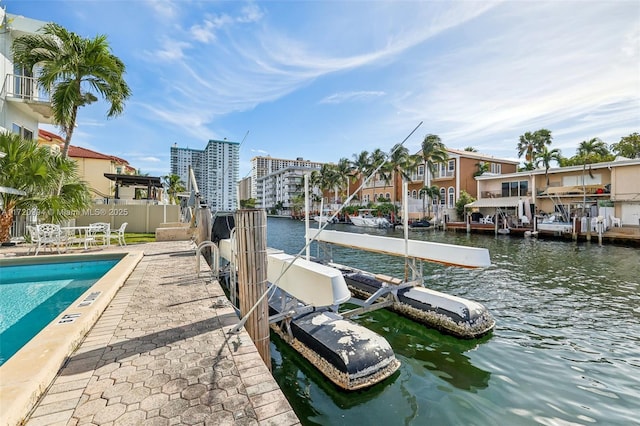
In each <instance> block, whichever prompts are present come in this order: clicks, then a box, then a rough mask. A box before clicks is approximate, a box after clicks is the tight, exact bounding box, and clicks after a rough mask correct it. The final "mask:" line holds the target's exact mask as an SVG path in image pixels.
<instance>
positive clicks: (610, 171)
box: [468, 158, 640, 228]
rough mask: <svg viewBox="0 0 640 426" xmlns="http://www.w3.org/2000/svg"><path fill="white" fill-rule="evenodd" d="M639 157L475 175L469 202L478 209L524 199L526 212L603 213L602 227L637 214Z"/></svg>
mask: <svg viewBox="0 0 640 426" xmlns="http://www.w3.org/2000/svg"><path fill="white" fill-rule="evenodd" d="M638 176H640V159H626V158H617V159H616V160H615V161H610V162H604V163H595V164H588V165H586V166H570V167H560V168H553V169H549V170H548V171H545V170H544V169H538V170H531V171H522V172H516V173H507V174H502V175H499V176H495V175H487V174H485V175H482V176H478V177H476V178H475V179H476V181H477V193H478V194H479V197H478V201H476V202H474V203H471V204H470V205H469V206H468V207H469V208H471V209H475V210H479V211H480V213H483V214H485V215H486V214H493V213H494V212H495V210H496V209H509V208H514V207H516V206H517V205H518V202H519V201H520V200H526V201H528V202H529V204H530V205H531V209H532V211H531V213H532V214H538V215H556V214H557V215H560V216H562V215H564V216H565V217H566V219H570V218H571V217H574V216H578V217H582V216H587V217H591V218H595V217H597V216H602V217H604V218H605V224H606V227H607V228H608V227H611V226H612V225H614V222H615V224H616V225H617V224H618V220H619V224H620V225H635V226H637V225H638V224H639V220H640V179H638Z"/></svg>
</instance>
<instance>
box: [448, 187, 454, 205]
mask: <svg viewBox="0 0 640 426" xmlns="http://www.w3.org/2000/svg"><path fill="white" fill-rule="evenodd" d="M455 199H456V197H455V192H454V190H453V187H451V186H450V187H449V197H448V202H447V207H449V208H450V209H451V208H453V205H454V204H455Z"/></svg>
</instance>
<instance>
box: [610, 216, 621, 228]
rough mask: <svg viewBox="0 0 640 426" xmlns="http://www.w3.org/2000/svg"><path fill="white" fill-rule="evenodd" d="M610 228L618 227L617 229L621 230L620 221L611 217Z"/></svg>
mask: <svg viewBox="0 0 640 426" xmlns="http://www.w3.org/2000/svg"><path fill="white" fill-rule="evenodd" d="M611 226H612V227H616V226H617V227H618V228H622V221H621V220H620V218H619V217H615V216H611Z"/></svg>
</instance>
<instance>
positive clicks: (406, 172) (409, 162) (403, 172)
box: [380, 144, 421, 203]
mask: <svg viewBox="0 0 640 426" xmlns="http://www.w3.org/2000/svg"><path fill="white" fill-rule="evenodd" d="M420 163H421V158H420V157H419V156H417V155H411V154H410V153H409V150H408V149H407V148H406V147H405V146H404V145H400V144H396V145H395V146H394V147H393V148H392V149H391V156H390V157H389V161H388V162H386V163H385V164H384V165H383V166H382V168H381V169H380V174H381V176H382V179H383V180H384V181H385V183H386V184H388V183H389V182H392V181H393V182H394V183H395V177H396V176H400V177H401V179H402V180H403V181H404V180H407V181H408V180H411V173H412V172H413V171H415V170H416V169H417V168H418V165H419V164H420ZM393 188H394V191H393V197H392V200H391V202H392V203H395V201H396V188H395V185H394V186H393ZM403 196H406V194H403Z"/></svg>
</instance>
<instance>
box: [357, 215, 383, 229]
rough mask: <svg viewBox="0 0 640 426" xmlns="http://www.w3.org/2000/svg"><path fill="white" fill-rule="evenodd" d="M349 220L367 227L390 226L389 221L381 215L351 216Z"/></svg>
mask: <svg viewBox="0 0 640 426" xmlns="http://www.w3.org/2000/svg"><path fill="white" fill-rule="evenodd" d="M349 220H351V223H352V224H353V225H355V226H363V227H367V228H388V227H390V226H391V222H389V221H388V220H387V219H385V218H383V217H362V216H351V217H350V218H349Z"/></svg>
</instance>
